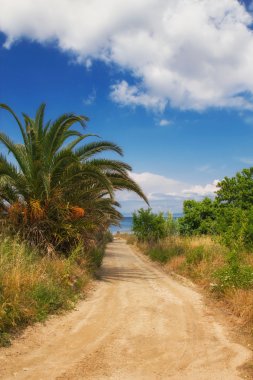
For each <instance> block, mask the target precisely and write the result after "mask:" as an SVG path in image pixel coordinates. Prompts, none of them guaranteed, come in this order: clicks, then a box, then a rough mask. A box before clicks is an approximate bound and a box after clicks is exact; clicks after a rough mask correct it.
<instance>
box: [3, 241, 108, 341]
mask: <svg viewBox="0 0 253 380" xmlns="http://www.w3.org/2000/svg"><path fill="white" fill-rule="evenodd" d="M0 239H1V240H0V346H8V345H9V344H10V338H11V336H12V334H13V333H15V332H17V331H18V330H20V329H22V328H24V327H25V326H26V325H28V324H31V323H33V322H37V321H44V320H45V319H46V318H47V316H48V315H49V314H53V313H56V312H58V311H59V310H62V309H65V310H66V309H71V308H72V307H73V306H74V304H75V302H76V301H77V299H78V298H79V297H80V296H81V295H82V294H84V293H83V290H84V288H85V286H86V285H87V283H88V281H89V279H90V278H91V276H92V274H93V273H94V271H95V269H96V268H97V267H98V266H99V265H100V264H101V261H102V258H103V253H104V248H105V244H100V245H99V247H94V248H93V250H91V251H89V252H88V253H87V252H84V250H83V249H82V248H81V247H77V248H76V249H75V250H74V251H73V252H71V254H70V255H69V257H68V258H63V257H58V256H55V257H49V256H41V255H40V254H39V252H38V251H36V249H31V248H29V247H28V246H27V245H26V244H24V243H22V242H20V241H19V240H18V239H10V238H8V237H5V236H0Z"/></svg>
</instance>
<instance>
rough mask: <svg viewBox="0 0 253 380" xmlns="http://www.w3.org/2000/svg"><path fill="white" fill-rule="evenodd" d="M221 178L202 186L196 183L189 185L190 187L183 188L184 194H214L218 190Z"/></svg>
mask: <svg viewBox="0 0 253 380" xmlns="http://www.w3.org/2000/svg"><path fill="white" fill-rule="evenodd" d="M218 183H219V180H217V179H216V180H214V181H213V183H209V184H207V185H204V186H201V185H194V186H191V187H189V188H188V189H184V190H183V194H186V195H189V196H190V195H200V196H210V195H214V193H215V191H217V190H218V187H217V185H218Z"/></svg>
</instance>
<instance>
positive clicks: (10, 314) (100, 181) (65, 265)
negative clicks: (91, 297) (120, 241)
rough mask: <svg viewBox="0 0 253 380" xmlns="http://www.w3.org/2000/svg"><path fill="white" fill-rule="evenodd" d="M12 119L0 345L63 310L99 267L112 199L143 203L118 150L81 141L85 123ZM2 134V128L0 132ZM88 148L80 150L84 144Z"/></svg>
mask: <svg viewBox="0 0 253 380" xmlns="http://www.w3.org/2000/svg"><path fill="white" fill-rule="evenodd" d="M0 108H2V109H4V110H5V111H7V112H8V113H9V114H10V116H11V117H13V118H14V121H15V122H16V125H17V128H18V130H19V133H20V138H19V141H18V142H14V141H12V139H11V138H10V137H9V136H8V135H7V134H5V133H3V132H0V143H1V146H2V153H1V154H0V345H1V344H2V345H6V344H8V343H9V334H10V333H12V332H13V331H17V329H18V328H19V327H21V326H25V325H27V324H29V323H31V322H34V321H41V320H44V319H45V318H46V317H47V315H48V314H50V313H54V312H56V311H57V310H59V309H61V308H69V307H71V305H73V303H74V302H75V300H76V297H77V295H78V294H80V293H82V290H83V288H84V286H85V285H86V283H87V280H88V278H89V277H90V275H92V273H94V271H95V270H96V268H97V267H98V266H99V265H100V264H101V261H102V258H103V253H104V248H105V245H106V242H107V241H108V239H110V238H111V236H110V234H109V233H108V227H109V226H110V225H111V224H115V225H117V224H118V223H119V221H120V219H121V217H122V216H121V214H120V212H119V210H118V206H119V204H118V203H117V202H116V201H115V192H116V191H120V190H129V191H134V192H135V193H137V194H138V195H139V196H140V197H141V198H143V199H144V200H145V201H146V202H147V200H146V197H145V195H144V194H143V192H142V190H141V189H140V187H139V186H138V185H137V184H136V183H135V182H134V181H133V180H132V179H131V177H130V176H129V172H130V171H131V167H130V166H129V165H128V164H126V163H125V162H123V161H121V160H115V159H109V158H101V153H103V152H109V153H110V152H111V153H114V154H116V155H119V156H122V155H123V152H122V149H121V148H120V147H119V146H118V145H116V144H114V143H112V142H108V141H103V140H98V136H96V135H92V134H87V133H84V132H83V131H84V129H85V128H86V123H87V121H88V118H87V117H86V116H80V115H75V114H72V113H70V114H64V115H62V116H60V117H59V118H57V119H56V120H54V121H45V117H44V114H45V105H44V104H42V105H41V106H40V107H39V109H38V111H37V113H36V115H35V118H31V117H30V116H28V115H26V114H23V121H21V120H20V119H19V118H18V116H17V115H16V114H15V113H14V111H13V110H12V109H11V108H10V107H9V106H7V105H5V104H1V105H0ZM3 128H4V129H5V130H8V126H3V125H2V126H1V129H3ZM87 141H88V142H87Z"/></svg>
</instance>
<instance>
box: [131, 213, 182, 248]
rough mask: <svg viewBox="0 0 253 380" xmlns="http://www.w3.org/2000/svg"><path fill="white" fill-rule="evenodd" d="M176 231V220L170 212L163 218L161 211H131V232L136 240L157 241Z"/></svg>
mask: <svg viewBox="0 0 253 380" xmlns="http://www.w3.org/2000/svg"><path fill="white" fill-rule="evenodd" d="M177 231H178V227H177V221H175V220H174V219H173V217H172V215H171V214H168V217H167V218H165V217H164V215H163V214H162V213H159V214H155V213H153V212H152V211H151V209H148V210H144V209H142V208H141V209H140V210H138V211H137V212H135V213H133V232H134V234H135V235H136V237H137V239H138V241H142V242H150V243H152V242H157V241H158V240H160V239H164V238H165V237H166V236H170V235H174V234H176V233H177Z"/></svg>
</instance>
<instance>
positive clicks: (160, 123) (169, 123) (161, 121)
mask: <svg viewBox="0 0 253 380" xmlns="http://www.w3.org/2000/svg"><path fill="white" fill-rule="evenodd" d="M171 124H172V123H171V121H170V120H167V119H161V120H160V121H159V125H160V126H161V127H167V126H168V125H171Z"/></svg>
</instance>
